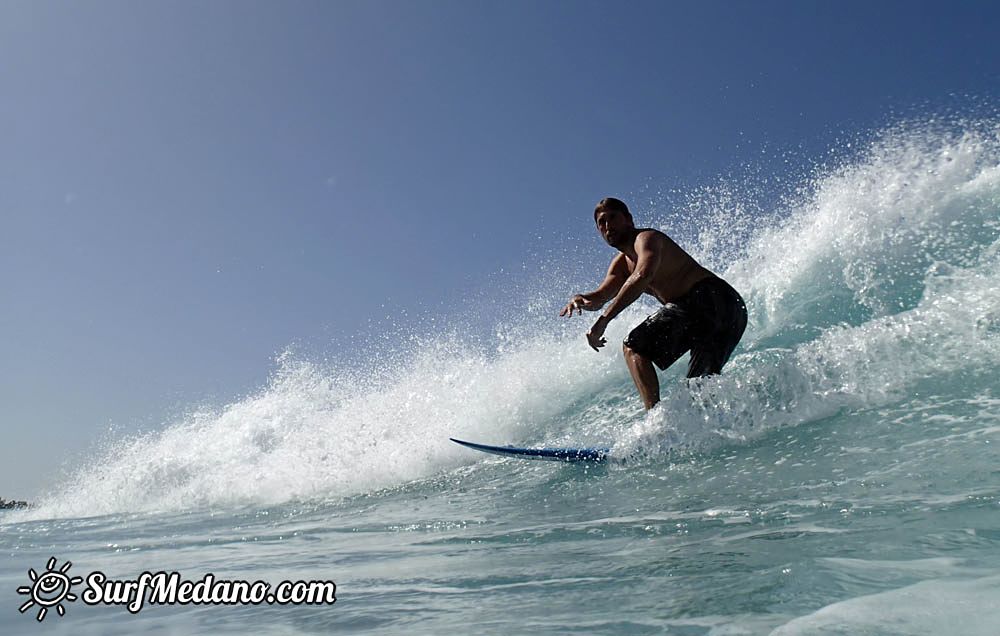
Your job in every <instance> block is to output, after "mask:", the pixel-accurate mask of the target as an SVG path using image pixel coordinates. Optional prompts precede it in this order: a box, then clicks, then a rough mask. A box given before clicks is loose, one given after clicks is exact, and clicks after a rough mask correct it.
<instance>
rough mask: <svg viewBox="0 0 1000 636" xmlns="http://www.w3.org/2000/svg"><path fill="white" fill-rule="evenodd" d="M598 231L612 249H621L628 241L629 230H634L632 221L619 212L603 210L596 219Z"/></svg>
mask: <svg viewBox="0 0 1000 636" xmlns="http://www.w3.org/2000/svg"><path fill="white" fill-rule="evenodd" d="M594 221H595V222H596V223H597V231H598V232H600V233H601V236H603V237H604V240H605V241H607V242H608V245H610V246H611V247H619V246H620V245H621V244H622V243H623V242H627V241H628V230H630V229H632V220H631V219H630V218H629V217H628V216H627V215H626V214H624V213H622V212H618V211H617V210H601V211H600V212H598V213H597V216H595V217H594Z"/></svg>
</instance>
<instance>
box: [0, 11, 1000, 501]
mask: <svg viewBox="0 0 1000 636" xmlns="http://www.w3.org/2000/svg"><path fill="white" fill-rule="evenodd" d="M997 33H1000V5H998V4H997V3H995V2H947V3H946V2H934V3H923V2H913V1H907V2H888V1H879V2H871V1H865V2H818V1H816V2H810V1H802V0H796V1H790V2H771V1H766V2H739V1H736V0H733V1H730V2H704V1H699V2H684V3H682V2H664V1H660V2H626V3H620V2H589V1H584V0H574V1H571V2H556V1H541V0H533V1H529V2H521V1H510V0H504V1H503V2H500V1H491V2H485V1H481V0H472V1H468V0H463V1H448V0H422V1H418V0H406V1H402V0H401V1H393V2H385V1H376V0H367V1H361V2H340V1H335V0H329V1H323V2H306V1H281V2H279V1H277V0H275V1H269V2H260V1H256V0H236V1H224V0H219V1H213V2H203V1H188V0H170V1H165V0H150V1H145V2H134V1H132V0H125V1H111V0H99V1H93V2H47V1H39V0H23V1H22V0H3V1H2V2H0V91H2V92H0V302H2V309H3V311H2V312H0V328H2V336H3V347H2V352H0V400H2V407H0V421H2V423H3V428H2V433H3V438H2V444H0V496H3V497H7V498H11V497H18V498H24V497H31V496H33V495H34V494H35V493H36V492H37V490H38V489H39V488H41V487H42V486H44V485H45V483H46V481H45V471H40V470H39V467H42V466H48V465H52V464H55V465H58V464H59V463H62V462H65V461H67V458H70V457H72V455H73V453H74V452H77V451H78V449H81V448H84V447H87V446H88V445H89V444H91V443H92V441H93V440H94V439H96V438H97V437H99V436H100V435H102V434H103V433H104V432H105V431H106V430H107V429H108V426H109V424H113V425H114V426H115V427H116V428H117V429H118V430H122V431H128V430H132V429H134V428H137V427H147V428H148V427H150V426H153V427H155V426H156V425H157V424H158V423H160V422H163V421H166V420H168V419H169V417H170V416H171V414H172V413H176V412H177V411H178V410H180V409H183V408H186V407H187V406H190V405H192V404H196V403H199V402H209V403H216V404H222V403H226V402H228V401H231V400H233V399H236V398H237V397H238V396H239V395H241V394H244V393H246V392H249V391H252V390H254V389H255V388H257V387H260V386H261V385H263V383H264V382H265V381H266V379H267V377H268V374H269V373H271V372H272V371H273V369H274V361H273V360H274V356H275V355H276V354H277V353H279V352H280V351H282V350H283V349H285V348H286V347H288V346H289V345H293V344H296V343H298V344H299V346H302V347H304V348H305V349H307V350H311V349H315V350H317V351H320V350H322V351H323V352H327V353H328V352H337V351H340V352H342V353H343V355H344V356H346V357H351V358H353V359H357V358H358V357H360V356H363V352H359V351H357V350H356V349H352V347H351V343H352V342H353V340H352V339H351V338H352V336H357V335H359V334H363V333H364V332H365V330H367V329H369V328H370V327H371V324H372V321H373V320H381V319H383V318H384V317H385V316H386V315H393V314H397V315H398V314H399V313H400V312H403V311H410V312H423V313H424V315H426V314H427V313H431V314H433V313H435V312H440V313H441V314H445V315H447V314H449V313H460V312H471V313H473V314H474V312H475V311H476V308H475V307H470V306H469V304H468V302H467V299H466V295H465V292H466V290H468V289H470V288H476V287H481V286H482V285H484V284H487V281H490V280H503V277H504V274H502V273H501V272H508V271H517V270H519V269H521V268H522V266H524V265H529V266H530V265H531V258H532V257H531V256H529V253H530V252H531V250H533V249H534V248H535V247H537V241H538V240H539V239H538V237H539V236H545V237H554V238H553V239H552V240H557V241H561V240H563V239H564V238H565V239H566V240H569V239H579V240H582V241H584V243H583V245H585V246H592V248H593V251H594V255H595V256H596V257H597V259H598V260H606V258H607V256H608V254H607V253H606V251H605V252H601V251H600V250H601V249H604V250H606V249H607V248H606V246H605V247H604V248H602V247H601V246H602V244H601V243H600V240H599V238H598V237H597V235H596V233H595V232H594V230H593V228H592V227H591V220H590V213H591V210H592V208H593V205H594V203H595V202H596V201H597V200H598V199H600V198H601V197H603V196H607V195H616V196H620V197H622V198H625V199H626V200H630V201H633V202H636V207H637V208H638V209H637V212H639V213H640V214H641V213H642V212H644V211H649V210H643V206H642V204H641V202H639V201H638V198H639V197H640V196H641V195H642V193H645V192H649V191H650V189H653V190H655V189H657V188H670V187H693V186H696V185H698V184H703V183H710V182H713V181H714V180H716V179H718V178H719V176H720V175H723V174H726V173H728V172H731V171H734V170H738V169H739V167H740V166H741V165H743V164H745V163H747V162H760V161H761V159H760V156H761V154H762V153H761V150H762V149H766V148H770V149H776V151H778V152H779V153H780V151H781V150H783V149H794V150H795V151H796V152H797V153H799V154H800V155H801V156H806V157H808V156H816V157H819V156H821V155H822V154H823V153H824V152H825V151H827V150H828V149H829V148H830V147H832V146H834V145H835V144H836V143H837V140H838V139H841V138H842V137H844V136H850V135H852V134H854V133H857V132H859V131H861V132H863V131H870V130H876V129H878V128H879V127H880V126H883V125H885V124H886V123H888V122H891V121H894V119H895V118H897V117H899V116H903V115H914V114H921V113H930V114H933V113H935V112H937V111H938V110H940V109H947V108H952V107H953V106H954V105H955V104H956V103H962V102H963V100H965V99H966V98H971V99H972V101H976V102H978V103H984V102H985V103H990V102H996V100H997V98H998V97H1000V45H998V44H997V42H998V38H997ZM774 169H775V170H778V169H780V168H779V167H774ZM566 255H568V256H569V257H571V258H572V257H574V255H573V253H572V252H566ZM581 258H587V259H590V258H591V255H590V253H589V252H588V254H587V255H586V256H581ZM595 262H596V261H595ZM599 273H600V272H595V278H596V277H597V276H599ZM566 291H567V294H568V293H570V292H572V291H576V290H566ZM564 301H565V298H562V297H560V298H554V299H553V307H554V308H557V307H558V306H559V304H560V303H561V302H564ZM482 320H483V321H484V322H486V323H489V321H490V318H489V317H488V316H483V317H482Z"/></svg>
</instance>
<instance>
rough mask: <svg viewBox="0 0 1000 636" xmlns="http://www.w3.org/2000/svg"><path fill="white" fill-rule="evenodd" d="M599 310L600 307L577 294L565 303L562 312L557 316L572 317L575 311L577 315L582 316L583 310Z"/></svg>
mask: <svg viewBox="0 0 1000 636" xmlns="http://www.w3.org/2000/svg"><path fill="white" fill-rule="evenodd" d="M600 308H601V305H598V304H597V303H595V302H594V301H592V300H590V299H589V298H587V297H585V296H584V295H583V294H577V295H576V296H573V298H571V299H570V301H569V303H567V304H566V306H565V307H563V309H562V311H560V312H559V315H560V316H572V315H573V312H574V311H576V313H577V315H582V314H583V310H584V309H586V310H587V311H597V310H598V309H600Z"/></svg>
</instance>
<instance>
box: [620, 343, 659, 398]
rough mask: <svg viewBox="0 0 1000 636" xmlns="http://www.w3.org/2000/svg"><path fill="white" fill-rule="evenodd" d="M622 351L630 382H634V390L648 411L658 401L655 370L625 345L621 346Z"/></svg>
mask: <svg viewBox="0 0 1000 636" xmlns="http://www.w3.org/2000/svg"><path fill="white" fill-rule="evenodd" d="M622 349H623V350H624V352H625V362H626V363H627V364H628V370H629V373H631V374H632V381H633V382H635V388H637V389H639V396H640V397H641V398H642V403H643V404H645V405H646V410H647V411H648V410H649V409H651V408H653V407H654V406H655V405H656V403H657V402H659V401H660V380H659V378H657V377H656V369H654V368H653V363H652V362H650V361H649V360H647V359H646V358H644V357H643V356H641V355H639V354H638V353H636V352H635V351H632V350H631V349H630V348H629V346H628V345H627V344H625V345H622Z"/></svg>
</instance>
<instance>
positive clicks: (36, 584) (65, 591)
mask: <svg viewBox="0 0 1000 636" xmlns="http://www.w3.org/2000/svg"><path fill="white" fill-rule="evenodd" d="M71 565H73V563H72V562H70V561H67V562H66V563H65V564H64V565H63V566H62V567H61V568H59V569H58V570H57V569H56V558H55V557H52V558H51V559H49V562H48V563H46V564H45V571H44V572H42V575H41V576H38V573H37V572H35V569H34V568H30V569H29V570H28V578H30V579H31V582H32V584H31V586H27V585H24V586H21V587H19V588H17V593H18V594H27V595H30V596H31V598H30V599H28V600H27V601H25V603H24V605H22V606H21V607H19V608H18V609H17V611H19V612H21V613H22V614H23V613H25V612H26V611H28V610H29V609H31V608H32V607H33V606H35V605H38V606H39V608H38V622H39V623H41V622H42V621H43V620H45V615H46V614H48V613H49V608H50V607H55V608H56V612H58V613H59V615H60V616H63V615H65V614H66V608H65V607H63V606H62V602H63V601H75V600H76V594H72V593H70V589H71V588H72V587H73V586H74V585H76V584H77V583H80V582H82V581H83V577H79V576H74V577H73V578H70V577H69V574H67V572H69V568H70V566H71Z"/></svg>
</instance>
